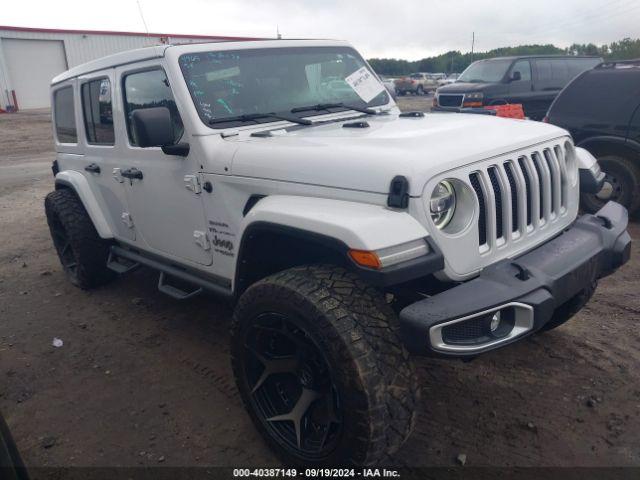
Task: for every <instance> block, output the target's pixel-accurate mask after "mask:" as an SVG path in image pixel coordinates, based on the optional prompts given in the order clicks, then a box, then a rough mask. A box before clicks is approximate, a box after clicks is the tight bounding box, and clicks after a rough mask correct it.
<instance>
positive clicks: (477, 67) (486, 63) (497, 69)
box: [458, 60, 512, 83]
mask: <svg viewBox="0 0 640 480" xmlns="http://www.w3.org/2000/svg"><path fill="white" fill-rule="evenodd" d="M511 63H512V60H480V61H478V62H473V63H472V64H471V65H469V67H468V68H467V69H466V70H465V71H464V72H462V75H460V77H458V81H459V82H470V83H495V82H500V81H501V80H502V79H503V78H504V75H505V73H507V69H508V68H509V65H511Z"/></svg>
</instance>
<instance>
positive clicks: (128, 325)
mask: <svg viewBox="0 0 640 480" xmlns="http://www.w3.org/2000/svg"><path fill="white" fill-rule="evenodd" d="M401 102H402V106H403V107H404V108H407V109H428V107H429V103H430V98H428V97H421V98H413V97H407V98H403V99H401ZM50 128H51V127H50V124H49V120H48V115H47V114H46V113H41V112H40V113H39V112H36V113H32V114H17V115H0V144H1V145H2V146H3V148H2V151H1V152H0V225H1V228H2V230H1V231H0V410H2V411H3V413H4V415H5V417H6V419H7V422H8V423H9V425H10V427H11V428H12V430H13V432H14V435H15V438H16V441H17V443H18V446H19V448H20V450H21V451H22V453H23V456H24V458H25V461H26V463H27V464H28V465H30V466H46V465H56V466H71V465H82V466H114V465H118V466H138V465H174V466H186V465H225V466H243V465H247V464H251V465H262V466H264V465H275V464H276V461H275V460H274V458H273V457H272V455H271V453H270V451H269V450H268V449H267V448H266V447H265V445H264V444H263V442H262V441H261V439H260V438H259V437H258V435H257V433H256V431H255V430H254V428H253V427H252V425H251V424H250V421H249V418H248V416H247V414H246V413H245V411H244V410H243V408H242V406H241V404H240V399H239V397H238V394H237V392H236V389H235V386H234V383H233V378H232V375H231V369H230V365H229V359H228V347H227V343H228V333H227V327H228V324H229V316H230V314H231V309H230V307H229V306H227V305H226V304H224V303H222V302H220V301H218V300H216V299H215V298H213V297H201V298H199V299H196V300H194V301H190V302H188V303H180V302H177V301H174V300H172V299H170V298H168V297H165V296H164V295H162V294H160V293H159V292H158V291H157V290H156V288H155V284H156V280H157V279H156V276H155V275H154V274H153V273H152V272H150V271H148V270H140V271H137V272H136V273H134V274H132V275H131V276H128V277H125V278H123V279H121V280H119V281H117V282H115V283H113V284H111V285H109V286H107V287H104V288H101V289H98V290H96V291H93V292H84V291H81V290H78V289H76V288H74V287H72V286H71V285H70V284H69V283H68V282H66V281H65V278H64V276H63V273H62V269H61V268H60V265H59V263H58V260H57V258H56V256H55V254H54V251H53V248H52V245H51V241H50V238H49V234H48V230H47V227H46V222H45V218H44V215H43V198H44V196H45V195H46V193H47V192H48V191H49V190H50V189H51V188H52V178H51V176H50V172H49V170H48V169H49V165H50V161H51V158H52V151H51V134H50ZM631 233H632V236H633V237H634V238H637V237H638V235H640V228H639V226H638V225H637V224H633V225H632V226H631ZM639 253H640V252H639V251H638V246H637V244H636V245H635V246H634V248H633V259H632V261H631V262H630V264H628V265H626V266H625V267H624V268H623V269H622V270H621V271H619V272H618V273H617V274H616V275H615V276H613V277H610V278H608V279H606V280H604V281H602V282H601V285H600V288H599V290H598V293H597V295H596V296H595V298H594V299H593V300H592V301H591V303H590V304H589V305H588V306H587V307H586V308H585V309H584V310H583V311H582V312H581V313H580V314H579V315H578V316H577V317H576V318H575V319H574V320H573V321H572V322H570V323H569V324H568V325H566V326H564V327H562V328H560V329H559V330H557V331H555V332H551V333H547V334H541V335H537V336H535V337H532V338H530V339H528V340H526V341H523V342H521V343H519V344H517V345H515V346H512V347H510V348H507V349H504V350H501V351H497V352H493V353H490V354H487V355H485V356H483V357H481V358H478V359H477V360H475V361H473V362H470V363H462V362H458V361H443V360H430V359H418V360H417V364H418V367H419V371H420V376H421V380H422V383H423V385H424V392H423V400H422V404H421V405H420V413H419V420H418V424H417V428H416V430H415V433H414V434H413V435H412V436H411V438H410V439H409V441H408V442H407V444H406V445H405V446H404V447H403V449H402V450H401V451H400V452H399V454H398V456H397V462H398V463H399V464H401V465H416V466H417V465H445V466H446V465H451V464H453V463H454V459H455V457H456V456H457V455H458V454H460V453H464V454H466V455H467V465H468V466H476V465H495V466H507V465H511V466H514V465H516V466H530V465H545V466H551V465H562V466H595V465H602V466H605V465H606V466H611V465H634V466H639V465H640V435H639V434H638V432H640V368H639V367H640V353H639V350H640V330H639V329H638V323H637V322H638V321H639V320H640V296H639V295H638V278H639V276H640V255H639ZM54 337H56V338H60V339H62V340H63V342H64V345H63V346H62V347H60V348H54V347H53V346H52V340H53V339H54Z"/></svg>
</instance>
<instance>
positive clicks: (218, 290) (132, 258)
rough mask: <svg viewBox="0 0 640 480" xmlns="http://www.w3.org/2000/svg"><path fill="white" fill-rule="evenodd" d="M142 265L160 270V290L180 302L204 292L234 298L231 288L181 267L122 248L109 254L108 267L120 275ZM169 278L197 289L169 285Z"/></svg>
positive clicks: (112, 249)
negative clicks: (186, 289) (125, 261)
mask: <svg viewBox="0 0 640 480" xmlns="http://www.w3.org/2000/svg"><path fill="white" fill-rule="evenodd" d="M122 259H125V260H128V261H129V262H132V263H133V264H134V266H129V263H122V262H121V260H122ZM140 265H144V266H147V267H149V268H152V269H154V270H158V271H159V272H160V278H159V280H158V290H160V291H161V292H162V293H165V294H167V295H169V296H170V297H173V298H176V299H178V300H184V299H187V298H191V297H194V296H196V295H198V294H199V293H201V292H202V291H203V290H207V291H209V292H212V293H214V294H216V295H220V296H222V297H227V298H230V297H232V296H233V292H232V291H231V289H230V288H225V287H224V286H222V285H218V284H217V283H214V282H213V281H211V280H207V279H206V278H202V277H200V276H198V275H194V274H193V273H190V272H187V271H186V270H183V269H181V268H179V267H176V266H174V265H167V264H165V263H163V262H159V261H157V260H154V259H152V258H148V257H146V256H144V255H141V254H139V253H136V252H132V251H130V250H126V249H124V248H122V247H118V246H112V247H111V252H110V253H109V261H108V263H107V266H108V267H109V268H110V269H111V270H114V271H115V272H118V273H127V272H130V271H132V270H134V269H135V268H138V267H139V266H140ZM167 276H169V277H174V278H177V279H178V280H181V281H183V282H186V283H190V284H192V285H195V286H196V287H197V288H196V289H194V290H193V291H191V292H185V291H183V290H182V289H180V288H177V287H174V286H173V285H169V284H167V282H166V277H167Z"/></svg>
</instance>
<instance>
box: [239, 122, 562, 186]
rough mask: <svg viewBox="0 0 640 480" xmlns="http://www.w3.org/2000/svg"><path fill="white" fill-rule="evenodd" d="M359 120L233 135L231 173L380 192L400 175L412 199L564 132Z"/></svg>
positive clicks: (525, 126) (510, 125)
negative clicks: (469, 168) (434, 183)
mask: <svg viewBox="0 0 640 480" xmlns="http://www.w3.org/2000/svg"><path fill="white" fill-rule="evenodd" d="M358 120H359V121H366V122H367V123H368V124H369V127H368V128H343V124H345V123H350V122H353V120H352V119H351V120H348V121H344V120H343V121H336V122H333V123H328V124H324V125H318V126H310V127H302V128H295V127H294V128H293V129H292V130H290V131H284V130H279V131H278V132H276V134H274V135H273V136H271V137H251V136H250V134H249V133H247V132H246V131H245V132H242V133H241V134H240V135H238V136H236V137H230V139H229V140H228V141H230V142H237V144H236V146H237V148H236V152H235V155H234V157H233V160H232V164H231V173H232V174H233V175H242V176H246V177H254V178H267V179H272V180H280V181H285V182H296V183H305V184H313V185H321V186H327V187H335V188H345V189H350V190H359V191H366V192H375V193H382V194H387V193H388V191H389V185H390V183H391V180H392V179H393V177H395V176H396V175H403V176H405V177H407V179H408V180H409V185H410V195H411V196H419V195H421V194H422V190H423V188H424V185H425V183H426V182H427V181H428V180H429V179H430V178H431V177H433V176H434V175H437V174H439V173H442V172H444V171H447V170H450V169H453V168H458V167H461V166H463V165H467V164H470V163H475V162H478V161H481V160H484V159H487V158H489V157H493V156H496V155H499V154H503V153H506V152H509V151H513V150H517V149H521V148H525V147H527V146H530V145H534V144H537V143H540V142H544V141H547V140H551V139H553V138H558V137H561V136H563V135H567V132H566V131H564V130H562V129H560V128H558V127H555V126H553V125H549V124H546V123H540V122H532V121H526V120H513V119H508V118H498V117H492V116H486V115H472V114H459V113H432V114H426V115H425V116H424V117H422V118H400V117H398V115H397V114H389V115H380V116H376V117H373V116H368V117H365V116H363V117H361V118H360V119H358Z"/></svg>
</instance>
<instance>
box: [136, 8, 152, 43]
mask: <svg viewBox="0 0 640 480" xmlns="http://www.w3.org/2000/svg"><path fill="white" fill-rule="evenodd" d="M136 3H137V4H138V12H139V13H140V18H141V19H142V24H143V25H144V31H145V32H146V34H147V37H148V36H149V29H148V28H147V22H145V20H144V14H143V13H142V5H140V0H136Z"/></svg>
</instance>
